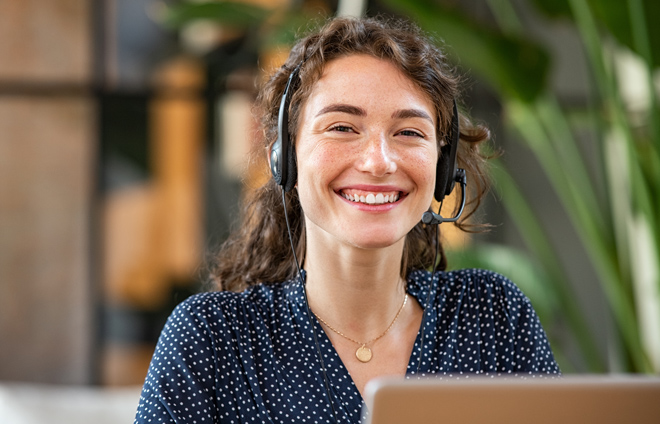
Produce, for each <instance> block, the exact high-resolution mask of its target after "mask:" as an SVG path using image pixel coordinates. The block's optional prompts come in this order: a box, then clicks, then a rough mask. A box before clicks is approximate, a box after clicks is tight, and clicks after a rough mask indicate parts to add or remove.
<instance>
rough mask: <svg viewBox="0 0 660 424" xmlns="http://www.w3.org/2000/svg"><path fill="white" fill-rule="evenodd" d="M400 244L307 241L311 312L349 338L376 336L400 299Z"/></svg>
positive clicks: (402, 289)
mask: <svg viewBox="0 0 660 424" xmlns="http://www.w3.org/2000/svg"><path fill="white" fill-rule="evenodd" d="M403 243H404V240H401V241H400V242H398V243H396V244H394V245H392V246H388V247H385V248H381V249H361V248H357V247H354V246H346V245H343V244H339V243H337V244H333V243H328V242H318V241H317V240H309V239H308V245H307V252H306V255H305V270H306V274H307V277H306V281H307V295H308V299H309V304H310V308H311V309H312V311H313V312H314V313H315V314H316V315H318V316H319V317H321V318H322V319H323V320H325V321H326V322H328V323H329V324H330V325H332V326H333V327H334V328H336V329H337V330H339V331H341V332H342V333H344V334H346V335H350V337H352V338H355V339H357V340H368V339H369V338H372V337H376V336H377V335H378V334H377V333H378V332H380V331H383V330H384V328H386V327H387V325H388V324H389V322H390V321H391V320H392V317H393V316H394V314H395V313H396V312H397V311H398V309H399V308H400V307H401V304H402V302H403V298H404V294H405V283H404V281H403V280H402V279H401V277H400V268H401V258H402V254H403Z"/></svg>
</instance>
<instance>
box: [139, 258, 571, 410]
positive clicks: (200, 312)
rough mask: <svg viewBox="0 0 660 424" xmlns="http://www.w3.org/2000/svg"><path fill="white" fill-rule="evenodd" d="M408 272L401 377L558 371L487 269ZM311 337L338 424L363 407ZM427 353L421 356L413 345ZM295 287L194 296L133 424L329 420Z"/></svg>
mask: <svg viewBox="0 0 660 424" xmlns="http://www.w3.org/2000/svg"><path fill="white" fill-rule="evenodd" d="M438 280H439V284H437V285H436V284H431V274H430V273H428V272H426V271H413V272H411V273H410V275H409V276H408V287H407V291H408V293H409V295H411V296H413V297H415V298H416V299H417V301H418V302H419V303H420V304H421V305H422V306H423V307H425V306H426V302H427V295H428V294H429V289H431V290H432V291H431V293H430V301H429V305H428V307H427V308H426V310H425V312H424V313H425V316H424V321H423V323H424V324H423V325H424V327H425V328H424V331H423V340H422V331H421V329H420V332H419V333H418V335H417V340H416V341H415V345H414V347H413V351H412V354H411V356H410V360H409V363H408V370H407V376H408V377H411V376H414V375H415V374H418V375H422V374H440V375H448V374H452V375H453V374H464V373H466V374H467V373H470V374H471V373H478V374H491V373H492V374H496V373H518V374H520V373H530V374H554V373H558V372H559V369H558V367H557V364H556V363H555V360H554V358H553V355H552V351H551V350H550V346H549V344H548V341H547V339H546V336H545V333H544V331H543V329H542V328H541V325H540V323H539V320H538V318H537V316H536V313H535V312H534V310H533V309H532V306H531V304H530V302H529V300H528V299H527V297H525V296H524V295H523V294H522V293H521V292H520V290H519V289H518V288H517V287H516V286H515V285H514V284H513V283H511V282H510V281H509V280H507V279H505V278H504V277H502V276H500V275H498V274H495V273H492V272H489V271H484V270H462V271H454V272H442V273H439V275H437V276H436V281H438ZM312 322H313V325H314V328H315V329H316V335H317V337H318V341H319V346H320V350H321V353H322V355H323V358H324V363H325V367H326V372H327V376H328V380H329V383H330V395H331V398H332V402H333V404H334V409H335V411H336V413H337V418H338V419H339V421H340V422H341V423H359V422H360V420H361V417H362V416H361V414H362V409H363V400H362V397H361V396H360V393H359V391H358V390H357V388H356V386H355V384H354V383H353V381H352V379H351V377H350V375H349V374H348V371H347V370H346V368H345V367H344V365H343V364H342V361H341V359H340V358H339V356H338V355H337V352H336V351H335V350H334V348H333V346H332V344H331V343H330V341H329V339H328V337H327V336H326V334H325V333H324V331H323V329H322V327H321V326H320V324H319V322H318V321H317V320H316V319H315V318H314V320H313V321H312ZM422 344H423V345H424V347H423V349H422V352H421V363H419V358H420V346H421V345H422ZM333 420H334V418H333V416H332V410H331V409H330V405H329V401H328V395H327V392H326V390H325V386H324V382H323V376H322V373H321V371H320V365H319V355H318V351H317V348H316V346H315V344H314V339H313V332H312V329H311V327H310V321H309V318H308V316H307V313H306V306H305V298H304V292H303V288H302V284H301V283H300V281H299V280H298V279H296V280H293V281H288V282H284V283H281V284H276V285H258V286H255V287H251V288H249V289H247V290H246V291H244V292H242V293H233V292H214V293H203V294H198V295H195V296H192V297H190V298H188V299H187V300H185V301H184V302H182V303H181V304H180V305H179V306H177V308H176V309H175V310H174V312H173V313H172V315H171V316H170V318H169V320H168V322H167V324H166V326H165V328H164V329H163V332H162V334H161V336H160V339H159V341H158V346H157V347H156V351H155V353H154V356H153V359H152V361H151V366H150V368H149V373H148V375H147V378H146V381H145V384H144V388H143V390H142V396H141V397H140V404H139V407H138V411H137V415H136V418H135V422H136V423H252V422H254V423H262V422H265V423H309V422H333Z"/></svg>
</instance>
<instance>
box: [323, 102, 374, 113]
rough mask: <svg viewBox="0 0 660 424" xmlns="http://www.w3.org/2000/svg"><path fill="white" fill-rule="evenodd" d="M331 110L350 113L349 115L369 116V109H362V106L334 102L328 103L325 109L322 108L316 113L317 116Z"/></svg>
mask: <svg viewBox="0 0 660 424" xmlns="http://www.w3.org/2000/svg"><path fill="white" fill-rule="evenodd" d="M330 112H343V113H348V114H349V115H357V116H367V111H366V110H364V109H362V108H361V107H357V106H351V105H347V104H344V103H334V104H331V105H328V106H326V107H324V108H323V109H321V110H320V111H319V113H317V114H316V116H321V115H323V114H325V113H330Z"/></svg>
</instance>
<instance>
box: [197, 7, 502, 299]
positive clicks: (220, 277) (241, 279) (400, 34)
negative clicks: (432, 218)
mask: <svg viewBox="0 0 660 424" xmlns="http://www.w3.org/2000/svg"><path fill="white" fill-rule="evenodd" d="M353 54H367V55H371V56H373V57H376V58H379V59H385V60H388V61H390V62H391V63H392V64H394V65H395V66H396V67H397V68H398V69H399V70H400V71H401V72H403V74H404V75H406V76H408V78H410V80H411V81H413V82H414V83H415V84H416V85H417V86H418V87H420V88H421V89H422V91H423V92H424V93H426V94H427V95H428V96H429V98H430V99H431V101H432V103H433V104H434V105H435V108H436V122H438V126H437V129H436V131H437V140H438V142H439V143H442V142H443V140H445V134H447V133H448V132H449V131H450V125H451V119H452V116H453V110H452V108H453V102H454V99H456V98H457V97H458V84H459V80H458V77H456V76H455V74H454V71H453V69H452V68H451V67H450V66H449V65H448V63H447V61H446V58H445V55H444V54H443V52H442V51H441V50H440V49H439V48H438V47H437V45H436V44H435V43H434V42H433V41H432V39H431V38H430V37H428V36H427V35H425V34H424V33H422V31H421V30H420V29H419V28H418V27H417V26H415V25H414V24H412V23H410V22H407V21H403V20H398V19H397V20H394V19H386V18H382V17H380V18H361V19H356V18H334V19H332V20H330V21H328V22H327V23H326V24H325V25H324V26H323V27H322V28H321V29H319V30H318V31H316V32H314V33H312V34H310V35H308V36H306V37H305V38H303V39H301V40H300V41H299V42H298V43H297V44H296V45H295V46H294V47H293V49H292V51H291V53H290V55H289V57H288V59H287V61H286V63H285V64H284V65H283V66H282V67H281V68H279V69H278V70H277V71H276V72H275V73H274V74H273V75H272V76H271V77H270V79H269V80H268V81H267V82H266V83H265V85H264V86H263V87H262V90H261V91H260V94H259V97H258V99H257V108H258V109H257V110H258V113H259V114H260V116H261V128H262V131H263V139H264V141H265V146H263V147H265V148H266V149H265V150H262V149H263V147H262V148H260V154H261V155H263V156H265V153H266V152H267V151H269V150H270V147H271V146H272V145H273V143H274V142H275V140H276V139H277V119H278V111H279V106H280V101H281V97H282V93H283V91H284V88H285V85H286V82H287V79H288V77H289V75H290V74H291V72H292V71H293V69H294V68H295V67H296V66H298V65H299V64H302V67H301V69H300V71H299V81H298V83H297V88H296V89H295V92H294V94H293V95H292V97H291V101H290V105H289V134H290V137H291V140H292V144H294V145H295V139H296V133H297V130H298V128H299V118H300V111H301V110H302V107H303V104H304V103H305V101H306V99H307V97H308V96H309V94H310V92H311V90H312V87H313V86H314V84H315V83H316V81H318V80H319V78H320V77H321V75H322V74H323V70H324V66H325V64H326V63H328V62H330V61H332V60H334V59H337V58H339V57H344V56H348V55H353ZM460 123H461V131H460V139H461V140H462V141H463V143H460V144H459V149H458V159H457V161H458V166H459V167H461V168H464V169H465V170H466V173H467V177H468V182H469V184H468V189H467V193H468V202H467V208H466V213H464V215H463V216H462V218H461V219H460V220H459V222H457V223H456V224H455V225H457V226H458V227H459V228H461V229H463V230H464V231H471V229H473V228H474V227H473V226H471V225H470V224H468V223H466V219H467V218H468V217H469V216H470V215H472V214H473V213H474V211H475V210H476V209H477V207H478V206H479V204H480V203H481V199H482V197H483V196H484V194H485V193H486V192H487V190H488V188H489V181H488V178H487V175H486V172H485V162H486V159H487V158H486V157H485V156H484V155H483V154H482V153H481V151H480V147H481V144H482V142H484V141H486V140H488V138H489V135H490V134H489V132H488V129H487V128H485V127H483V126H478V125H473V124H471V122H470V121H469V119H468V118H467V117H466V116H464V115H463V114H461V115H460ZM440 147H441V146H438V151H440ZM286 197H287V201H286V208H287V215H288V218H289V223H290V226H291V231H292V239H293V245H294V246H295V249H296V255H297V257H298V258H299V259H300V260H301V263H303V262H304V254H305V220H304V215H303V210H302V209H301V207H300V203H299V200H298V195H297V193H296V190H292V191H290V192H288V193H286ZM241 217H242V223H241V225H240V226H239V227H238V228H237V229H236V231H234V232H233V233H232V234H231V235H230V236H229V238H228V239H227V240H226V241H225V243H224V244H223V245H222V247H221V249H220V251H219V253H218V254H217V256H216V257H215V262H214V264H213V268H212V272H211V281H210V282H211V283H212V284H213V285H214V288H215V289H219V290H233V291H238V290H242V289H244V288H246V287H248V286H251V285H254V284H259V283H277V282H281V281H285V280H288V279H291V278H293V277H295V275H296V274H297V268H296V264H295V261H294V258H293V254H292V251H291V244H290V242H289V236H288V234H287V227H286V222H285V215H284V208H283V206H282V198H281V189H280V187H279V186H277V184H276V183H275V182H274V181H273V179H270V180H269V181H268V182H267V183H266V184H264V185H263V186H262V187H260V188H258V189H256V190H254V191H253V192H252V193H250V194H249V196H248V197H247V198H246V201H245V203H244V205H243V208H242V215H241ZM436 237H438V231H436V227H435V226H427V225H424V224H423V223H421V222H420V223H418V224H417V225H416V226H415V227H414V228H413V229H412V230H411V231H410V232H409V233H408V234H407V236H406V240H405V244H404V252H403V258H402V261H401V275H402V276H403V277H405V276H406V275H407V273H408V272H409V271H410V270H412V269H419V268H429V267H431V266H432V265H433V263H434V260H435V259H436V254H435V241H436ZM438 243H440V242H439V241H438ZM440 246H441V244H440ZM446 267H447V260H446V256H445V254H444V251H443V250H442V248H440V261H439V265H438V268H439V269H442V270H444V269H446Z"/></svg>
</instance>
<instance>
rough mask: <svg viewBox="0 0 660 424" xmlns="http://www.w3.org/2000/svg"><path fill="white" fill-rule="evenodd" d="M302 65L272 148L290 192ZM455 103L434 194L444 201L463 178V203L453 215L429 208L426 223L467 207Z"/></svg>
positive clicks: (276, 169) (273, 163) (275, 170)
mask: <svg viewBox="0 0 660 424" xmlns="http://www.w3.org/2000/svg"><path fill="white" fill-rule="evenodd" d="M301 66H302V63H300V64H299V65H298V66H296V67H295V68H294V70H293V71H292V72H291V74H290V75H289V79H288V81H287V83H286V87H285V88H284V93H283V94H282V100H281V101H280V110H279V114H278V119H277V141H275V143H274V144H273V147H272V150H271V152H270V171H271V174H272V175H273V179H275V182H276V183H277V184H278V185H279V186H281V187H282V189H283V190H284V191H285V192H289V191H291V189H293V187H295V185H296V180H297V178H298V170H297V166H296V153H295V150H294V149H293V146H292V143H291V140H290V138H289V104H290V102H291V92H292V91H293V84H294V80H296V79H297V78H298V74H299V72H300V67H301ZM453 104H454V106H453V116H452V118H451V127H450V130H449V133H448V134H447V136H446V138H445V141H446V142H445V145H444V146H442V147H441V149H440V157H439V159H438V162H437V165H436V169H435V190H434V192H433V196H434V197H435V200H436V201H438V202H440V204H442V202H443V200H444V198H445V196H447V195H449V194H450V193H451V192H452V190H453V189H454V184H455V183H456V182H459V183H461V185H462V202H461V203H462V204H461V208H460V210H459V212H458V213H457V214H456V216H455V217H453V218H443V217H442V216H440V215H439V214H436V213H434V212H433V211H428V212H425V213H424V215H423V217H422V222H424V223H425V224H440V223H442V222H455V221H457V220H458V218H459V217H460V216H461V214H462V213H463V208H464V206H465V184H466V177H465V170H463V169H461V168H456V155H457V153H458V143H459V138H460V128H459V119H458V108H457V107H456V100H454V101H453Z"/></svg>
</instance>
